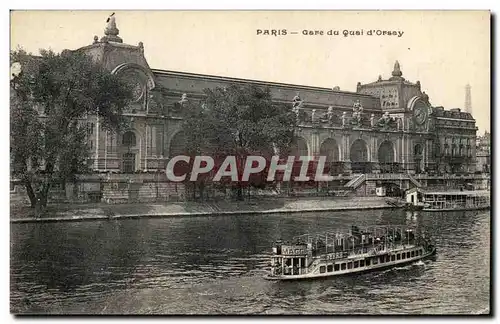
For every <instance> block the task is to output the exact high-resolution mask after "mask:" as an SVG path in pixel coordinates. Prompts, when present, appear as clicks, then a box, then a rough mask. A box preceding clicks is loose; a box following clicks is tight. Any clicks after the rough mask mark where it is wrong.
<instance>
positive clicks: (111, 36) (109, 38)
mask: <svg viewBox="0 0 500 324" xmlns="http://www.w3.org/2000/svg"><path fill="white" fill-rule="evenodd" d="M119 33H120V30H119V29H118V28H117V27H116V18H115V13H114V12H113V13H112V14H111V15H110V16H109V17H108V19H107V20H106V28H105V29H104V35H105V36H103V37H102V38H101V42H115V43H123V40H122V39H121V38H120V37H119V36H118V34H119Z"/></svg>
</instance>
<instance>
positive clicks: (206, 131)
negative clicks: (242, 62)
mask: <svg viewBox="0 0 500 324" xmlns="http://www.w3.org/2000/svg"><path fill="white" fill-rule="evenodd" d="M204 92H205V95H206V98H205V100H204V102H203V105H202V106H201V107H193V108H191V109H190V112H189V113H188V116H186V117H187V118H185V122H184V129H185V131H186V134H187V135H188V138H187V140H186V144H187V146H188V151H190V152H192V153H196V154H200V153H202V154H205V155H210V156H212V157H213V158H214V160H216V161H222V160H223V159H224V158H225V157H226V156H230V155H233V156H236V157H237V161H238V171H239V172H240V174H241V172H242V169H243V165H244V164H243V163H244V160H245V158H246V156H248V155H264V156H266V157H268V158H269V157H270V156H271V155H274V153H275V150H276V149H277V150H278V152H280V153H281V154H286V153H287V152H288V148H289V147H290V144H291V142H292V139H293V134H294V130H295V126H296V116H295V114H294V113H293V112H292V111H291V109H290V107H287V106H286V105H284V104H279V103H275V102H273V100H272V97H271V92H270V90H269V88H261V87H258V86H255V85H237V84H233V85H231V86H229V87H227V88H219V87H217V88H215V89H205V91H204ZM216 163H217V162H216ZM237 188H238V197H239V198H240V199H241V198H242V186H241V181H239V182H238V185H237Z"/></svg>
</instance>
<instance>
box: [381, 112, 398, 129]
mask: <svg viewBox="0 0 500 324" xmlns="http://www.w3.org/2000/svg"><path fill="white" fill-rule="evenodd" d="M377 126H378V127H381V128H384V129H390V128H393V129H395V128H396V127H397V122H396V120H395V118H394V117H391V116H390V115H389V112H388V111H386V112H385V113H384V115H382V117H381V118H380V119H379V120H378V122H377Z"/></svg>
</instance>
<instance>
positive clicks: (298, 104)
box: [293, 93, 302, 108]
mask: <svg viewBox="0 0 500 324" xmlns="http://www.w3.org/2000/svg"><path fill="white" fill-rule="evenodd" d="M301 106H302V99H300V96H299V94H298V93H297V95H296V96H295V97H293V108H296V107H301Z"/></svg>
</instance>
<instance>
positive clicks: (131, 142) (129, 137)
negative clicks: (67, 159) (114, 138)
mask: <svg viewBox="0 0 500 324" xmlns="http://www.w3.org/2000/svg"><path fill="white" fill-rule="evenodd" d="M122 144H123V145H125V146H135V145H136V140H135V134H134V132H126V133H125V134H123V140H122Z"/></svg>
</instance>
